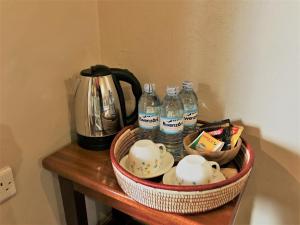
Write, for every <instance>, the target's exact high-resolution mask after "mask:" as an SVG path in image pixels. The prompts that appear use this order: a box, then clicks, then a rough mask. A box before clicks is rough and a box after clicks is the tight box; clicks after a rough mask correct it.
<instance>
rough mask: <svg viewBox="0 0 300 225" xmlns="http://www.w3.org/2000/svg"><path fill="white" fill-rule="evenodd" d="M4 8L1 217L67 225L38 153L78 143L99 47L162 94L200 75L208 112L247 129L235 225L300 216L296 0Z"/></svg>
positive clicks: (16, 4) (0, 220) (106, 58)
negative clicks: (85, 87)
mask: <svg viewBox="0 0 300 225" xmlns="http://www.w3.org/2000/svg"><path fill="white" fill-rule="evenodd" d="M0 3H1V21H0V22H1V24H0V28H1V34H0V38H1V42H0V48H1V49H0V50H1V51H0V53H1V55H0V56H1V59H0V62H1V65H0V68H1V71H0V153H1V154H0V167H2V166H4V165H10V166H12V168H13V170H14V173H15V179H16V184H17V191H18V192H17V195H16V196H15V197H14V198H12V199H10V200H9V201H7V202H5V203H4V204H2V205H0V224H64V220H63V217H62V216H63V209H62V206H61V202H60V196H59V192H58V186H57V180H56V179H55V177H54V176H52V175H51V174H50V173H49V172H47V171H45V170H43V169H41V159H42V158H43V157H45V156H46V155H48V154H50V153H51V152H53V151H54V150H55V149H57V148H58V147H60V146H62V145H64V144H66V143H68V142H69V141H70V132H71V130H72V129H73V124H72V123H71V121H72V117H71V116H70V109H69V106H70V105H71V104H72V98H71V96H72V77H73V76H74V75H75V74H77V73H78V71H80V70H81V69H82V68H84V67H86V66H89V65H91V64H94V63H97V62H99V59H100V47H99V46H101V56H102V57H101V59H102V62H103V63H105V64H108V65H111V66H120V67H124V68H128V69H129V70H131V71H132V72H134V73H135V74H136V75H137V76H138V78H139V79H140V80H141V82H142V83H144V82H146V81H153V82H155V83H156V84H157V86H158V92H159V94H160V95H161V96H162V94H163V92H164V88H165V86H166V85H167V84H172V83H173V84H180V81H181V80H183V79H190V80H192V81H193V82H194V84H195V88H196V90H197V93H198V95H199V97H200V98H201V113H202V114H201V116H202V118H203V119H208V120H211V119H220V118H224V117H230V118H232V119H235V120H240V122H242V123H244V125H246V132H245V134H247V135H246V137H247V139H248V140H249V141H250V143H251V144H252V145H253V146H254V148H255V151H256V155H257V158H256V166H255V170H254V173H253V175H252V177H251V179H250V182H249V185H248V188H247V190H246V194H245V196H244V198H243V201H242V206H241V208H240V213H239V216H238V218H237V221H236V224H299V223H300V218H299V210H300V199H299V189H300V185H299V182H300V177H299V169H300V168H299V165H300V160H299V155H300V143H299V139H298V137H299V136H300V133H299V132H300V131H299V129H300V120H299V113H300V112H299V100H300V99H299V98H300V96H299V95H300V94H299V90H297V89H299V61H300V59H299V54H300V53H299V40H300V39H299V29H300V28H299V20H300V18H299V15H297V12H299V2H297V1H275V0H274V1H248V2H246V1H234V0H232V1H168V2H167V1H99V4H98V5H99V7H98V8H97V3H96V2H93V1H66V0H65V1H44V2H41V1H39V2H38V1H5V0H2V1H0ZM97 14H98V15H97ZM298 14H299V13H298ZM99 31H100V34H101V36H100V37H99ZM71 124H72V125H71Z"/></svg>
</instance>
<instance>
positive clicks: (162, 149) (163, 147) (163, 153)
mask: <svg viewBox="0 0 300 225" xmlns="http://www.w3.org/2000/svg"><path fill="white" fill-rule="evenodd" d="M156 146H157V147H158V149H159V152H160V157H163V156H164V155H165V154H166V152H167V149H166V146H165V145H164V144H161V143H157V144H156Z"/></svg>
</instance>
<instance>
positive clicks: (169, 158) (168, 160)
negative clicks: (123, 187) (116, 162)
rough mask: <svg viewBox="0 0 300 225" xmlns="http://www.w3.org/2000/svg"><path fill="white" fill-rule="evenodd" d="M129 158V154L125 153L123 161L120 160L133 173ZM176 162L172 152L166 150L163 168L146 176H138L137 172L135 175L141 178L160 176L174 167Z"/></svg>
mask: <svg viewBox="0 0 300 225" xmlns="http://www.w3.org/2000/svg"><path fill="white" fill-rule="evenodd" d="M127 159H128V154H127V155H125V156H124V157H123V158H122V159H121V161H120V165H121V166H122V167H123V168H124V169H125V170H127V171H128V172H130V173H132V172H131V171H130V170H129V169H128V168H127V167H126V165H127V163H126V162H127ZM173 164H174V157H173V155H172V154H171V153H169V152H166V154H165V156H164V158H163V159H162V165H161V168H160V170H158V171H156V172H155V173H152V174H149V175H146V176H137V175H135V174H133V175H135V176H137V177H139V178H144V179H147V178H153V177H158V176H160V175H163V174H164V173H166V172H168V170H170V169H171V168H172V166H173Z"/></svg>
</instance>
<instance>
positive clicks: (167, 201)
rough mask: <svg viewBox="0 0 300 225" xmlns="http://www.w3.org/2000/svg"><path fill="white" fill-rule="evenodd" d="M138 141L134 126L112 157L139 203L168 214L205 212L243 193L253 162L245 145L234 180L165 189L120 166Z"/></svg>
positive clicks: (122, 136) (119, 178) (121, 179)
mask: <svg viewBox="0 0 300 225" xmlns="http://www.w3.org/2000/svg"><path fill="white" fill-rule="evenodd" d="M138 139H139V135H138V128H135V127H134V126H129V127H125V128H124V129H123V130H122V131H121V132H120V133H119V134H118V135H117V136H116V137H115V138H114V141H113V143H112V145H111V148H110V157H111V161H112V166H113V169H114V172H115V175H116V177H117V181H118V183H119V185H120V186H121V188H122V189H123V191H124V192H125V193H126V194H127V195H129V196H130V197H131V198H133V199H134V200H136V201H137V202H139V203H141V204H143V205H146V206H148V207H150V208H154V209H158V210H161V211H165V212H173V213H197V212H205V211H208V210H211V209H214V208H217V207H219V206H221V205H224V204H226V203H227V202H229V201H231V200H232V199H234V198H235V197H236V196H237V195H238V194H239V193H240V192H241V191H242V190H243V188H244V186H245V183H246V181H247V179H248V176H249V174H250V172H251V169H252V165H253V161H254V153H253V151H252V150H251V147H250V146H249V145H246V144H243V146H242V148H241V151H239V154H238V155H237V156H236V157H235V159H234V161H235V162H236V165H237V166H238V167H239V169H240V172H239V173H238V174H237V175H235V176H234V177H232V178H229V179H227V180H224V181H221V182H217V183H213V184H206V185H196V186H175V185H164V184H161V183H155V182H152V181H149V180H143V179H140V178H138V177H136V176H134V175H132V174H130V173H129V172H127V171H126V170H125V169H123V168H122V167H121V166H120V164H119V162H120V160H121V159H122V157H124V156H125V155H126V154H127V153H128V151H129V149H130V147H131V145H133V143H134V142H135V141H137V140H138Z"/></svg>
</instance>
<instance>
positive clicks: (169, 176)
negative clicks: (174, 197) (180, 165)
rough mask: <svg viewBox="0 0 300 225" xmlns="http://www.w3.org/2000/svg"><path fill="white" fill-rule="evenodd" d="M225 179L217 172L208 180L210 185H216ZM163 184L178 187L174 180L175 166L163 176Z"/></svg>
mask: <svg viewBox="0 0 300 225" xmlns="http://www.w3.org/2000/svg"><path fill="white" fill-rule="evenodd" d="M225 179H226V178H225V177H224V175H223V174H222V173H221V172H220V171H218V170H215V171H214V175H213V178H212V179H211V180H210V182H209V183H210V184H212V183H216V182H219V181H222V180H225ZM163 184H168V185H179V184H178V182H177V180H176V166H174V167H173V168H172V169H170V170H169V171H168V172H167V173H165V175H164V176H163Z"/></svg>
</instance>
